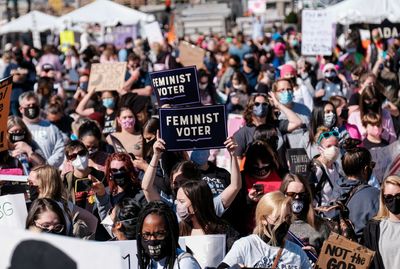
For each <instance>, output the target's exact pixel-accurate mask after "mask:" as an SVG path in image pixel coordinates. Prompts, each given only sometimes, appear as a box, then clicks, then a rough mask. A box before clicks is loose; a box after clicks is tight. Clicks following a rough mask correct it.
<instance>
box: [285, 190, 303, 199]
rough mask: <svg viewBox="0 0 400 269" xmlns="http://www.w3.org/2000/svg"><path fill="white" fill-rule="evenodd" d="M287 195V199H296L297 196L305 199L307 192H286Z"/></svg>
mask: <svg viewBox="0 0 400 269" xmlns="http://www.w3.org/2000/svg"><path fill="white" fill-rule="evenodd" d="M285 195H286V196H287V197H291V198H295V197H296V196H299V197H300V198H305V197H306V196H307V193H306V192H304V191H303V192H286V193H285Z"/></svg>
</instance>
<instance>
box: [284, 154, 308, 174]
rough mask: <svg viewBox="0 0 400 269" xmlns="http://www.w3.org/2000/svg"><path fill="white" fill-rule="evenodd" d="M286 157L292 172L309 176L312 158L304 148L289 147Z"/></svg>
mask: <svg viewBox="0 0 400 269" xmlns="http://www.w3.org/2000/svg"><path fill="white" fill-rule="evenodd" d="M286 159H287V161H288V162H289V170H290V173H292V174H296V175H301V176H302V177H303V178H308V173H309V169H308V167H309V163H310V159H309V158H308V155H307V152H306V150H305V149H304V148H293V149H287V150H286Z"/></svg>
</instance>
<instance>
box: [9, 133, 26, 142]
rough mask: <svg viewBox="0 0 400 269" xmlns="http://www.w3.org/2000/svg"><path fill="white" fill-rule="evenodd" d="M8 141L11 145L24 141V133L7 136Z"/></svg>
mask: <svg viewBox="0 0 400 269" xmlns="http://www.w3.org/2000/svg"><path fill="white" fill-rule="evenodd" d="M9 139H10V142H11V143H16V142H20V141H24V140H25V132H22V133H16V134H9Z"/></svg>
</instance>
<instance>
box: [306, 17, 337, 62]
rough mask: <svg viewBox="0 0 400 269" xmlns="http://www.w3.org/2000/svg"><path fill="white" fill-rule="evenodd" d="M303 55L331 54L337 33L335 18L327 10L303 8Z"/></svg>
mask: <svg viewBox="0 0 400 269" xmlns="http://www.w3.org/2000/svg"><path fill="white" fill-rule="evenodd" d="M301 29H302V30H301V54H302V55H331V54H332V45H333V40H334V35H335V25H334V23H333V20H332V19H331V17H330V16H329V14H328V12H326V11H325V10H303V12H302V26H301Z"/></svg>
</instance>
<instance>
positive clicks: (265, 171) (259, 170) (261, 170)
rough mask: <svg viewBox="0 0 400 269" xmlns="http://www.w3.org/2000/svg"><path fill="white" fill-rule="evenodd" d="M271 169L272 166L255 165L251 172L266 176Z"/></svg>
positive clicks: (255, 174)
mask: <svg viewBox="0 0 400 269" xmlns="http://www.w3.org/2000/svg"><path fill="white" fill-rule="evenodd" d="M270 170H271V168H270V166H268V167H265V166H264V167H262V168H260V167H253V168H252V172H251V174H252V175H253V176H256V177H264V176H266V175H268V173H269V171H270Z"/></svg>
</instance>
